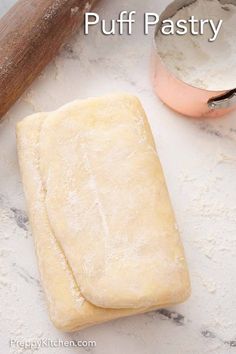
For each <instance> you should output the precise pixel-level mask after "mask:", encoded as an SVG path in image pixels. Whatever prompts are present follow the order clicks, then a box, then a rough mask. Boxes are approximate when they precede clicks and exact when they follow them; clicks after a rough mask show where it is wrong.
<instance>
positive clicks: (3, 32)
mask: <svg viewBox="0 0 236 354" xmlns="http://www.w3.org/2000/svg"><path fill="white" fill-rule="evenodd" d="M95 2H96V0H19V1H17V3H16V4H15V5H14V6H13V7H12V8H11V9H10V10H9V11H8V12H7V13H6V15H5V16H3V17H2V19H1V20H0V118H1V117H3V115H4V114H5V113H6V112H7V111H8V109H9V108H10V107H11V105H12V104H13V103H15V102H16V100H17V99H18V98H19V97H20V95H21V94H22V93H23V92H24V91H25V89H26V88H27V87H28V86H29V85H30V84H31V83H32V81H33V80H34V79H35V78H36V77H37V75H38V74H39V73H40V72H41V71H42V69H43V68H44V67H45V66H46V65H47V64H48V63H49V62H50V60H51V59H52V58H53V57H54V56H55V54H56V53H57V51H58V50H59V48H60V47H61V45H62V44H63V43H64V42H65V40H66V39H67V38H68V37H69V36H70V35H71V34H72V33H73V32H74V31H75V30H76V28H77V27H78V26H79V25H80V24H81V23H82V22H83V18H84V13H85V12H86V11H89V10H90V8H91V7H92V5H93V4H94V3H95Z"/></svg>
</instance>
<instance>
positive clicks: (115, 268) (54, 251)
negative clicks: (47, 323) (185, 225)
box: [17, 94, 190, 331]
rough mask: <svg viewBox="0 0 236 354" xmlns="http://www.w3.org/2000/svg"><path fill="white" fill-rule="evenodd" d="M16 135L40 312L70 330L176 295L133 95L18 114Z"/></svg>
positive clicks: (174, 260)
mask: <svg viewBox="0 0 236 354" xmlns="http://www.w3.org/2000/svg"><path fill="white" fill-rule="evenodd" d="M17 144H18V155H19V162H20V168H21V173H22V179H23V185H24V190H25V195H26V199H27V205H28V210H29V217H30V223H31V227H32V231H33V235H34V239H35V246H36V252H37V256H38V262H39V269H40V273H41V278H42V283H43V287H44V289H45V292H46V297H47V300H48V304H49V311H50V317H51V319H52V321H53V322H54V324H55V326H56V327H57V328H59V329H61V330H65V331H73V330H77V329H79V328H82V327H86V326H89V325H92V324H95V323H99V322H103V321H107V320H110V319H113V318H118V317H121V316H127V315H130V314H135V313H140V312H145V311H148V310H150V309H154V308H157V307H162V306H164V305H165V306H166V305H170V304H175V303H178V302H181V301H183V300H185V299H186V298H187V297H188V295H189V293H190V284H189V276H188V271H187V267H186V263H185V258H184V253H183V248H182V245H181V242H180V239H179V234H178V231H177V229H176V224H175V218H174V214H173V211H172V208H171V204H170V200H169V196H168V192H167V188H166V184H165V180H164V176H163V172H162V169H161V165H160V162H159V159H158V156H157V153H156V149H155V145H154V142H153V138H152V134H151V131H150V128H149V125H148V122H147V119H146V116H145V113H144V111H143V109H142V106H141V104H140V102H139V100H138V99H137V98H136V97H134V96H131V95H127V94H119V95H110V96H105V97H102V98H92V99H88V100H84V101H80V100H78V101H75V102H73V103H70V104H68V105H66V106H64V107H62V108H61V109H59V110H57V111H55V112H52V113H39V114H34V115H32V116H30V117H27V118H25V119H24V120H23V121H22V122H20V123H19V124H18V126H17Z"/></svg>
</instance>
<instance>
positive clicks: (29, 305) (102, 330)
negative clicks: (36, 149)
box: [0, 0, 236, 354]
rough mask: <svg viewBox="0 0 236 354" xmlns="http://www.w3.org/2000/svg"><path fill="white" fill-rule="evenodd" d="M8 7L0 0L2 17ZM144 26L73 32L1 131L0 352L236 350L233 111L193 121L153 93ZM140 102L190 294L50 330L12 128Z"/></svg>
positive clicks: (113, 11) (184, 353) (103, 9)
mask: <svg viewBox="0 0 236 354" xmlns="http://www.w3.org/2000/svg"><path fill="white" fill-rule="evenodd" d="M13 2H14V1H9V0H1V2H0V11H1V13H3V12H4V11H5V10H6V9H7V8H8V7H9V5H10V4H11V3H13ZM167 2H168V1H165V0H158V1H157V0H148V1H145V2H144V1H143V2H141V1H139V3H138V2H137V1H135V0H129V1H128V0H120V1H117V0H113V1H112V2H111V1H109V0H103V1H102V2H101V5H99V6H98V11H99V13H100V14H102V16H104V18H107V19H109V18H112V17H116V16H117V15H118V13H119V11H120V10H124V9H127V10H136V11H137V12H138V14H139V16H140V19H141V18H142V16H143V13H144V12H145V11H156V12H158V13H160V11H161V10H162V9H163V7H164V6H165V5H166V4H167ZM141 23H142V22H141V20H140V21H138V23H137V28H136V34H135V35H133V36H130V37H119V36H115V37H105V36H103V35H101V33H100V32H99V31H98V30H96V29H94V30H93V31H92V32H91V33H90V35H89V36H88V37H87V38H85V37H84V36H83V33H82V32H80V33H78V34H77V35H76V36H75V37H74V39H73V40H72V41H71V42H70V43H69V44H68V45H67V46H66V47H65V49H64V50H62V51H61V53H60V54H59V56H58V57H57V58H56V59H55V60H54V61H53V62H52V63H51V64H50V65H49V66H48V68H47V69H46V70H45V71H44V73H42V75H41V76H40V77H39V78H38V80H36V82H35V83H34V84H33V85H32V87H31V88H30V89H29V90H28V91H27V92H26V93H25V95H24V96H23V97H22V98H21V99H20V100H19V102H17V104H16V105H15V106H14V107H13V108H12V109H11V110H10V111H9V113H8V114H7V115H6V118H5V120H4V121H3V122H2V123H1V125H0V321H1V326H0V348H1V349H0V351H1V353H4V354H5V353H21V352H26V353H33V352H34V350H33V349H29V350H23V349H19V348H14V347H12V348H9V344H8V342H9V339H10V338H11V339H16V338H19V339H24V340H36V339H39V338H41V339H42V338H49V339H86V340H95V341H96V343H97V345H96V347H95V348H84V349H83V348H70V349H68V348H57V349H55V348H54V349H53V348H41V349H38V352H39V353H42V354H48V353H58V354H66V353H85V352H91V353H94V354H118V353H130V354H133V353H135V354H203V353H214V354H225V353H235V352H236V259H235V254H236V113H233V114H231V115H228V116H227V117H225V118H223V119H218V120H209V121H196V120H190V119H187V118H185V117H183V116H181V115H177V114H175V113H174V112H172V111H170V110H169V109H168V108H167V107H165V106H164V105H163V104H162V103H161V102H160V101H159V100H158V99H157V98H156V97H155V95H154V94H153V92H152V87H151V84H150V81H149V53H150V46H151V36H149V37H145V36H144V35H143V34H142V33H143V31H142V27H141ZM123 90H125V91H129V92H132V93H134V94H136V95H138V96H139V97H140V98H141V100H142V102H143V105H144V107H145V109H146V111H147V114H148V117H149V121H150V124H151V126H152V129H153V133H154V136H155V139H156V144H157V147H158V151H159V155H160V158H161V161H162V164H163V167H164V171H165V175H166V178H167V182H168V187H169V191H170V194H171V198H172V201H173V205H174V208H175V212H176V217H177V220H178V224H179V227H180V230H181V235H182V240H183V243H184V246H185V250H186V256H187V260H188V264H189V269H190V274H191V281H192V296H191V298H190V299H189V300H188V301H187V302H186V303H184V304H181V305H178V306H175V307H173V308H169V309H165V310H162V311H154V312H152V313H148V314H144V315H139V316H135V317H129V318H125V319H119V320H116V321H112V322H110V323H107V324H102V325H99V326H95V327H92V328H89V329H86V330H83V331H80V332H78V333H74V334H63V333H60V332H58V331H57V330H56V329H54V328H53V326H52V324H51V323H50V321H49V319H48V315H47V311H46V305H45V299H44V295H43V292H42V289H41V286H40V281H39V274H38V269H37V266H36V259H35V254H34V247H33V240H32V236H31V233H30V231H29V225H28V222H27V217H26V213H25V202H24V197H23V192H22V185H21V181H20V176H19V169H18V165H17V156H16V143H15V125H16V122H17V121H19V120H21V119H22V118H23V117H24V116H26V115H28V114H30V113H33V112H35V111H43V110H53V109H55V108H57V107H59V106H60V105H62V104H64V103H66V102H68V101H71V100H73V99H75V98H78V97H80V98H83V97H87V96H94V95H95V96H97V95H101V94H103V93H107V92H113V91H123Z"/></svg>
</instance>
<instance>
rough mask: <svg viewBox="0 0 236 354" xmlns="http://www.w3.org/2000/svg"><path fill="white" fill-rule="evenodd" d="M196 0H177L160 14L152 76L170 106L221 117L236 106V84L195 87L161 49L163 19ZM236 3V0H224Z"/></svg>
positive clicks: (207, 115) (182, 111) (194, 113)
mask: <svg viewBox="0 0 236 354" xmlns="http://www.w3.org/2000/svg"><path fill="white" fill-rule="evenodd" d="M195 1H196V0H175V1H173V2H172V3H171V4H170V5H169V6H167V8H166V9H165V10H164V11H163V12H162V14H161V15H160V20H159V22H158V24H157V25H156V28H155V33H154V41H153V42H154V44H153V51H152V76H153V85H154V89H155V92H156V94H157V95H158V96H159V97H160V99H161V100H162V101H163V102H164V103H165V104H166V105H167V106H169V107H170V108H172V109H173V110H175V111H176V112H178V113H181V114H184V115H187V116H190V117H206V118H207V117H219V116H222V115H225V114H226V113H228V112H230V111H232V110H234V109H236V87H232V89H230V90H224V91H211V90H206V89H202V88H199V87H195V86H192V85H189V84H187V83H186V82H184V81H182V80H180V79H179V78H177V77H176V76H175V75H174V74H173V73H172V72H170V71H169V70H168V68H167V67H166V65H165V63H164V62H163V60H162V58H161V57H160V55H159V53H158V40H157V34H158V32H159V30H160V28H161V24H162V21H163V20H166V19H169V18H171V17H173V16H174V15H175V14H176V13H177V12H178V11H179V10H180V9H181V8H183V7H184V6H188V5H190V4H192V3H194V2H195ZM220 2H221V3H222V4H223V5H225V4H233V5H236V0H220Z"/></svg>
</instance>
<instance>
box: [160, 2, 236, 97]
mask: <svg viewBox="0 0 236 354" xmlns="http://www.w3.org/2000/svg"><path fill="white" fill-rule="evenodd" d="M192 15H194V16H195V18H198V19H209V18H211V19H213V20H214V21H215V22H217V21H219V20H222V26H221V29H220V31H219V33H218V35H217V38H216V40H215V41H212V42H210V41H209V38H210V36H211V35H212V32H211V28H210V26H209V27H207V26H206V27H205V28H204V33H203V34H202V35H193V34H191V31H188V32H187V33H186V34H185V35H184V36H180V35H178V34H176V33H175V34H173V35H171V36H164V35H162V34H161V32H160V31H159V33H158V35H157V40H158V53H159V55H160V57H161V59H162V61H163V62H164V63H165V65H166V66H167V68H168V69H169V71H170V72H172V73H173V74H174V75H175V76H176V77H177V78H179V79H180V80H182V81H184V82H186V83H188V84H190V85H192V86H195V87H199V88H202V89H207V90H215V91H220V90H227V89H232V88H233V87H236V44H235V43H236V32H235V30H234V29H235V23H236V6H234V5H233V4H222V3H221V2H219V1H218V0H206V1H202V0H197V1H196V2H194V3H192V4H191V5H189V6H185V7H183V8H182V9H180V10H179V11H178V12H177V13H176V14H175V15H174V16H173V17H172V20H173V21H177V20H178V19H186V20H187V19H188V18H190V17H191V16H192Z"/></svg>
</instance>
